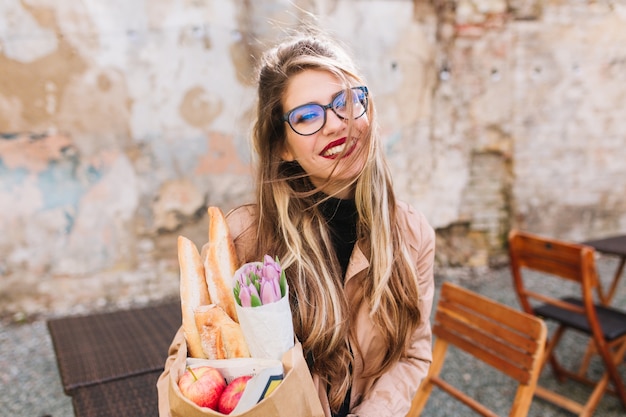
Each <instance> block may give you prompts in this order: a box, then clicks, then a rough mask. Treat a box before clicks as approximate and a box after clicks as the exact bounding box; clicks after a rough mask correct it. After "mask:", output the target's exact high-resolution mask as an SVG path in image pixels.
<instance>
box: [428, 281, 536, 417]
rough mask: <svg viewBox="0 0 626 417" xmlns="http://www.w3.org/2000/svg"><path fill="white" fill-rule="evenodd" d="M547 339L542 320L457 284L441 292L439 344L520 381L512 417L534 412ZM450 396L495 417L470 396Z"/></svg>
mask: <svg viewBox="0 0 626 417" xmlns="http://www.w3.org/2000/svg"><path fill="white" fill-rule="evenodd" d="M546 333H547V330H546V326H545V324H544V322H543V321H542V320H540V319H538V318H537V317H534V316H532V315H529V314H526V313H524V312H522V311H519V310H517V309H514V308H512V307H509V306H506V305H504V304H501V303H499V302H496V301H495V300H492V299H490V298H487V297H484V296H482V295H479V294H477V293H475V292H472V291H470V290H467V289H464V288H462V287H459V286H457V285H454V284H451V283H447V282H446V283H444V284H443V286H442V288H441V294H440V298H439V302H438V304H437V310H436V314H435V320H434V325H433V334H434V335H435V336H436V338H437V339H436V343H439V342H440V341H444V342H447V343H449V344H452V345H454V346H456V347H458V348H460V349H462V350H464V351H465V352H467V353H469V354H471V355H473V356H474V357H476V358H477V359H479V360H481V361H483V362H485V363H486V364H488V365H490V366H492V367H493V368H495V369H497V370H499V371H500V372H502V373H504V374H506V375H508V376H509V377H511V378H513V379H514V380H516V381H518V382H519V385H518V389H517V393H516V397H515V399H514V400H513V405H512V409H511V413H510V415H511V416H525V415H526V414H527V412H528V408H529V407H530V403H531V401H532V397H533V394H534V388H535V386H536V383H537V379H538V377H539V371H540V362H541V357H542V354H543V349H544V345H545V340H546ZM442 360H443V359H442ZM434 366H437V365H434ZM436 385H438V386H439V387H440V388H442V386H441V385H439V384H436ZM444 390H445V391H447V392H448V394H451V395H452V396H453V397H455V398H457V399H458V400H460V401H462V402H464V403H465V404H466V405H469V406H470V407H472V408H473V409H474V410H475V411H478V412H479V413H481V414H483V415H492V414H490V413H489V412H487V411H486V410H485V409H484V408H482V406H479V405H477V404H476V402H475V400H474V399H471V398H468V397H467V396H466V395H465V394H462V393H460V392H458V391H456V390H452V392H450V391H448V390H446V389H445V388H444ZM455 391H456V392H455ZM463 397H465V398H463Z"/></svg>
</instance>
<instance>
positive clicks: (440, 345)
mask: <svg viewBox="0 0 626 417" xmlns="http://www.w3.org/2000/svg"><path fill="white" fill-rule="evenodd" d="M447 350H448V342H446V341H445V340H442V339H436V340H435V346H433V362H432V364H431V365H430V368H429V369H428V375H427V376H426V378H424V380H423V381H422V383H421V384H420V386H419V388H418V390H417V392H416V393H415V397H413V403H412V404H411V409H410V410H409V413H408V414H407V415H406V417H419V416H420V414H422V410H424V407H425V406H426V403H427V402H428V398H429V397H430V394H431V392H432V391H433V383H432V381H431V379H432V378H433V377H437V376H439V373H440V372H441V368H442V367H443V363H444V359H445V357H446V352H447Z"/></svg>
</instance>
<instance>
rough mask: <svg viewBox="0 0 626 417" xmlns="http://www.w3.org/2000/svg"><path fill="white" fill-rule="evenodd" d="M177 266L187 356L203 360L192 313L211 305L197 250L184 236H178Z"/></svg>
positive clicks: (203, 356) (198, 335)
mask: <svg viewBox="0 0 626 417" xmlns="http://www.w3.org/2000/svg"><path fill="white" fill-rule="evenodd" d="M178 264H179V266H180V306H181V309H182V318H183V333H184V334H185V340H186V341H187V348H188V350H189V355H190V356H191V357H193V358H205V355H204V353H203V350H202V344H201V341H200V334H199V332H198V327H197V326H196V320H195V315H194V311H195V310H196V309H197V308H198V307H200V306H202V305H206V304H210V303H211V298H210V297H209V292H208V290H207V285H206V278H205V275H204V266H203V265H202V258H201V257H200V254H199V253H198V248H196V245H194V244H193V242H192V241H191V240H189V239H187V238H186V237H184V236H178Z"/></svg>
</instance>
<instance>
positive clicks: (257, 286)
mask: <svg viewBox="0 0 626 417" xmlns="http://www.w3.org/2000/svg"><path fill="white" fill-rule="evenodd" d="M234 279H235V285H234V288H233V293H234V294H235V299H236V301H237V303H238V304H239V305H240V306H242V307H256V306H260V305H263V304H269V303H273V302H276V301H279V300H280V299H281V298H282V297H284V296H285V293H286V292H287V291H286V288H287V279H286V277H285V271H283V269H282V267H281V266H280V263H279V261H278V258H276V259H275V260H274V259H272V257H271V256H269V255H265V256H264V257H263V262H262V263H261V262H250V263H247V264H245V265H243V266H242V267H241V268H239V270H237V272H236V273H235V277H234Z"/></svg>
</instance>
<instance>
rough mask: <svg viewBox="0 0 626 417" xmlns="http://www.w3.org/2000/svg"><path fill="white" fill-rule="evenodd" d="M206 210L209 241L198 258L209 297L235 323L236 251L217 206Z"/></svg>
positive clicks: (237, 320) (236, 319) (222, 215)
mask: <svg viewBox="0 0 626 417" xmlns="http://www.w3.org/2000/svg"><path fill="white" fill-rule="evenodd" d="M207 211H208V214H209V241H208V242H207V243H206V244H205V245H204V247H203V248H202V259H203V263H204V271H205V275H206V283H207V289H208V291H209V297H210V298H211V302H212V303H213V304H216V305H218V306H220V307H222V309H224V311H225V312H226V313H227V314H228V315H229V316H230V318H231V319H233V321H235V322H237V323H238V322H239V319H238V318H237V310H236V308H235V296H234V295H233V276H234V275H235V271H237V268H238V264H239V261H238V259H237V252H235V245H234V243H233V240H232V238H231V236H230V231H229V229H228V224H227V223H226V219H225V218H224V214H223V213H222V211H221V210H220V209H219V208H218V207H209V208H208V210H207Z"/></svg>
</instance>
